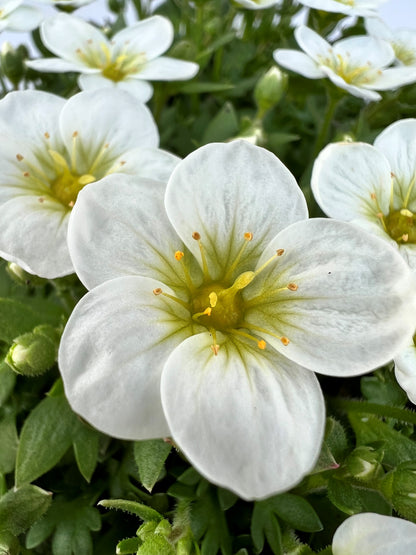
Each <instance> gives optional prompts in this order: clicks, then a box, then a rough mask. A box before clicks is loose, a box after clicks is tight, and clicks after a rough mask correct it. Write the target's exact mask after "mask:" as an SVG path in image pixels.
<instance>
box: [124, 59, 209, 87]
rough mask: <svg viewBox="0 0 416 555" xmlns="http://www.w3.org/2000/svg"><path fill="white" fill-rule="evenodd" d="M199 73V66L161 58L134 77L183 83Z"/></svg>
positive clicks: (153, 61)
mask: <svg viewBox="0 0 416 555" xmlns="http://www.w3.org/2000/svg"><path fill="white" fill-rule="evenodd" d="M198 71H199V65H198V64H195V63H193V62H186V61H184V60H177V59H176V58H168V57H167V56H161V57H160V58H157V59H156V60H152V61H150V62H149V63H148V64H146V65H145V66H144V68H143V69H141V70H140V71H139V73H137V74H133V75H132V77H133V76H135V77H137V78H140V79H150V80H151V81H153V80H155V81H182V80H184V79H192V77H195V75H196V74H197V73H198Z"/></svg>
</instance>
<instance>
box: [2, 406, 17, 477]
mask: <svg viewBox="0 0 416 555" xmlns="http://www.w3.org/2000/svg"><path fill="white" fill-rule="evenodd" d="M17 443H18V437H17V430H16V423H15V417H14V415H13V414H8V415H7V416H5V417H4V418H2V419H1V420H0V445H1V448H0V473H1V474H7V473H8V472H12V471H13V470H14V464H15V460H16V451H17Z"/></svg>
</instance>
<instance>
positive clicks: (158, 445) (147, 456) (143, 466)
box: [134, 439, 172, 492]
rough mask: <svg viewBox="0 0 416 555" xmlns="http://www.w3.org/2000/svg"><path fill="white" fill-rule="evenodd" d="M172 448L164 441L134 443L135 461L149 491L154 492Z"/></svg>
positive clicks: (141, 479)
mask: <svg viewBox="0 0 416 555" xmlns="http://www.w3.org/2000/svg"><path fill="white" fill-rule="evenodd" d="M171 448H172V445H171V444H170V443H167V442H166V441H163V439H149V440H145V441H136V442H135V443H134V459H135V461H136V464H137V467H138V472H139V477H140V481H141V483H142V485H143V487H145V488H146V489H147V491H149V492H151V491H152V489H153V486H154V485H155V483H156V482H157V480H158V478H159V476H160V473H161V472H162V470H163V467H164V464H165V461H166V459H167V457H168V455H169V453H170V451H171Z"/></svg>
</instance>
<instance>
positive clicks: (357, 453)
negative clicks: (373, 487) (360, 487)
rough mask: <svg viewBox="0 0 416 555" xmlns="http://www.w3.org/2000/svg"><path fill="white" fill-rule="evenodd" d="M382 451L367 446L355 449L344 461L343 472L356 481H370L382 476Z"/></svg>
mask: <svg viewBox="0 0 416 555" xmlns="http://www.w3.org/2000/svg"><path fill="white" fill-rule="evenodd" d="M383 455H384V453H383V451H381V450H376V449H374V448H373V447H369V446H367V445H361V446H359V447H356V448H355V449H354V451H353V452H352V453H351V454H350V455H349V456H348V457H347V459H346V461H345V470H347V472H348V474H349V475H351V476H353V477H354V478H355V479H357V480H362V481H370V480H375V479H377V478H380V477H381V476H382V475H383V474H384V470H383V467H382V465H381V461H382V459H383Z"/></svg>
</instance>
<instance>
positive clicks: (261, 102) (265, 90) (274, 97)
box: [254, 66, 288, 114]
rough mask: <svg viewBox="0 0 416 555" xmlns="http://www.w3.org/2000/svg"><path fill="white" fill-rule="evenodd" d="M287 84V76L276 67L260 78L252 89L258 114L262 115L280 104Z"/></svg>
mask: <svg viewBox="0 0 416 555" xmlns="http://www.w3.org/2000/svg"><path fill="white" fill-rule="evenodd" d="M287 83H288V76H287V74H286V73H284V72H283V71H281V70H280V69H279V68H278V67H276V66H274V67H271V68H270V69H269V71H268V72H267V73H265V74H264V75H263V77H260V79H259V80H258V81H257V84H256V87H255V89H254V99H255V101H256V104H257V107H258V109H259V112H260V113H262V114H264V113H265V112H267V110H270V108H273V106H276V105H277V104H278V103H279V102H280V100H281V99H282V97H283V95H284V93H285V91H286V89H287Z"/></svg>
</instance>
